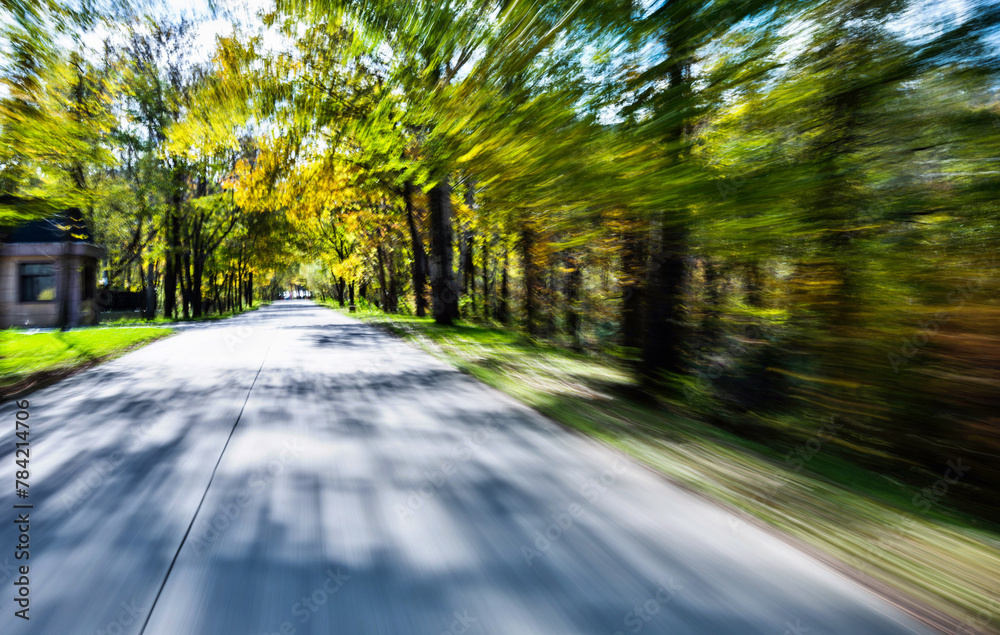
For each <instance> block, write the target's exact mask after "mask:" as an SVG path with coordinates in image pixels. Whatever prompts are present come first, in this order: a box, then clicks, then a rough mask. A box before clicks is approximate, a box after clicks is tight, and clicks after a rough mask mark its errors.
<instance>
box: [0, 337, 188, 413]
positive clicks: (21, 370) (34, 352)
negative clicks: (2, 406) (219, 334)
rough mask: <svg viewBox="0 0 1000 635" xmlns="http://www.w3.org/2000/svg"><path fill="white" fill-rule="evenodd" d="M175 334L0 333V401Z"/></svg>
mask: <svg viewBox="0 0 1000 635" xmlns="http://www.w3.org/2000/svg"><path fill="white" fill-rule="evenodd" d="M171 333H173V330H172V329H167V328H151V327H145V328H81V329H75V330H71V331H51V332H46V333H25V332H23V331H19V330H15V329H7V330H4V331H0V400H2V399H6V398H9V397H12V396H15V395H19V394H22V393H24V392H26V391H28V390H34V389H35V388H39V387H41V386H42V385H45V384H47V383H51V381H53V380H58V379H61V378H63V377H65V376H68V375H70V374H72V373H74V372H77V371H79V370H82V369H83V368H87V367H90V366H93V365H94V364H97V363H100V362H103V361H107V360H109V359H113V358H115V357H118V356H120V355H123V354H124V353H126V352H128V351H130V350H132V349H134V348H137V347H139V346H143V345H145V344H148V343H150V342H152V341H153V340H157V339H159V338H161V337H164V336H166V335H169V334H171Z"/></svg>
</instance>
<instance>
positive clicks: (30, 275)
mask: <svg viewBox="0 0 1000 635" xmlns="http://www.w3.org/2000/svg"><path fill="white" fill-rule="evenodd" d="M20 274H21V275H20V278H21V299H20V301H21V302H52V301H53V300H55V299H56V277H55V275H54V273H53V270H52V265H51V264H49V263H23V264H22V265H21V271H20Z"/></svg>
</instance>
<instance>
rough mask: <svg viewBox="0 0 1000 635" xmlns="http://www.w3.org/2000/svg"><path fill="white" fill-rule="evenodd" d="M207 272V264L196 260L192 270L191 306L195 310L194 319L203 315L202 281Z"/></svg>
mask: <svg viewBox="0 0 1000 635" xmlns="http://www.w3.org/2000/svg"><path fill="white" fill-rule="evenodd" d="M204 270H205V263H204V261H202V259H201V258H195V259H194V263H192V268H191V305H192V307H193V308H194V317H196V318H199V317H201V314H202V299H201V280H202V274H203V273H204Z"/></svg>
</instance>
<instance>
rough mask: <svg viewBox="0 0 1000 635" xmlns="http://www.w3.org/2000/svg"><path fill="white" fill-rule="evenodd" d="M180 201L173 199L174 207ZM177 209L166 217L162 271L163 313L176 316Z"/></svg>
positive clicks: (178, 248) (177, 264) (166, 315)
mask: <svg viewBox="0 0 1000 635" xmlns="http://www.w3.org/2000/svg"><path fill="white" fill-rule="evenodd" d="M179 205H180V203H179V202H176V201H175V207H179ZM179 214H180V211H179V210H178V209H175V210H171V212H170V217H169V218H168V219H167V254H166V267H165V268H164V271H163V315H164V317H173V318H176V317H177V272H178V271H179V270H180V268H181V267H180V264H181V254H180V251H181V250H180V245H179V244H178V239H179V236H180V233H181V222H180V217H179Z"/></svg>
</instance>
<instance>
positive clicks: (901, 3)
mask: <svg viewBox="0 0 1000 635" xmlns="http://www.w3.org/2000/svg"><path fill="white" fill-rule="evenodd" d="M934 6H936V5H934V3H926V4H924V3H921V2H918V1H917V0H891V1H889V0H838V1H834V0H809V1H807V2H788V1H785V0H739V1H737V0H712V1H708V2H704V1H694V0H672V1H670V2H663V3H633V2H630V1H629V0H611V1H608V0H604V1H601V2H594V1H590V0H580V1H576V2H562V1H559V0H552V1H549V2H544V3H539V2H527V1H525V0H505V1H501V2H492V1H489V0H468V1H465V2H461V1H456V0H451V1H445V2H441V1H437V0H413V1H412V2H406V3H399V2H392V1H389V0H277V2H276V4H275V6H274V7H272V8H271V9H270V10H268V11H267V12H266V13H265V14H264V15H263V16H262V17H263V28H264V29H266V30H267V32H268V33H270V34H271V35H274V34H278V35H279V36H280V37H279V38H278V41H279V42H280V44H279V45H277V46H273V45H272V46H270V47H268V46H265V43H266V42H270V41H273V38H271V37H269V38H267V39H265V38H264V37H262V36H261V35H259V34H258V35H239V34H234V35H233V36H232V37H226V38H220V39H219V41H218V43H217V50H216V53H215V55H214V57H213V60H212V63H211V64H209V65H204V66H197V65H193V64H189V63H185V62H183V60H184V59H185V57H184V51H185V50H186V47H187V44H186V42H187V40H186V39H185V37H186V36H185V33H187V32H188V31H187V27H186V26H185V25H184V24H180V25H167V24H165V23H163V22H160V23H150V22H143V23H126V24H132V26H127V27H126V28H125V33H126V34H127V37H126V38H125V39H124V40H122V41H120V42H118V43H117V44H114V45H108V47H107V48H106V49H105V51H104V52H103V55H102V56H101V61H100V62H97V61H94V59H92V58H86V59H85V58H83V57H80V56H77V57H73V55H65V54H55V53H52V54H51V55H49V57H46V56H44V55H42V56H39V55H37V54H35V53H32V54H30V55H29V54H28V51H29V47H30V46H36V45H37V42H36V41H35V40H32V38H31V37H29V36H25V37H24V38H23V42H21V41H20V40H18V39H17V38H16V37H13V36H12V37H11V42H12V43H14V46H13V47H12V51H13V55H12V56H11V57H10V59H11V60H12V61H11V63H10V64H9V65H8V68H7V71H6V73H5V77H6V78H7V80H6V81H7V84H8V86H9V90H8V96H7V98H6V99H5V101H4V102H3V108H4V119H3V122H4V123H3V131H2V133H3V135H4V137H3V140H4V143H3V145H2V147H3V152H5V153H6V154H5V155H4V157H3V158H2V163H3V177H2V179H3V180H2V182H3V191H4V192H11V193H15V194H17V195H18V196H20V197H21V201H22V203H24V204H22V205H21V206H20V207H19V209H21V210H25V209H29V208H30V205H28V203H31V202H32V201H39V200H43V199H44V200H62V199H58V197H59V196H63V197H65V198H67V199H69V198H73V197H76V198H75V199H74V200H77V201H78V203H77V205H78V206H80V207H84V208H86V209H88V210H91V211H90V213H91V214H92V217H93V219H94V221H95V222H94V224H95V227H96V228H97V229H98V231H99V233H100V232H103V233H100V235H101V236H102V237H103V238H104V240H105V241H107V242H108V243H110V244H112V245H114V249H113V250H112V252H113V255H114V257H113V260H112V263H111V266H110V267H109V268H110V269H111V270H112V272H113V276H118V278H116V280H121V281H122V284H132V285H134V284H136V283H138V284H139V285H140V286H145V288H146V289H150V288H157V287H159V288H160V289H161V291H159V296H160V297H162V298H163V306H164V309H165V310H166V312H168V313H171V312H174V311H175V310H176V311H177V312H179V313H181V314H184V313H186V312H187V311H190V312H191V314H192V315H197V314H198V312H200V311H203V310H204V309H205V308H206V307H209V306H210V307H212V308H213V309H221V308H223V307H224V306H225V305H226V304H227V302H228V303H232V302H234V301H238V300H235V298H241V297H245V296H246V290H247V288H248V287H250V286H252V285H256V286H257V288H258V293H261V292H263V289H262V284H261V283H262V281H263V280H264V278H267V279H268V280H270V281H271V283H272V285H279V284H283V283H284V282H286V280H284V278H288V277H290V276H291V272H292V271H293V270H292V269H289V266H290V263H291V262H293V261H301V262H302V263H303V264H302V266H301V267H299V268H298V269H297V273H296V274H295V275H296V280H295V281H296V282H297V283H300V284H302V283H305V284H307V286H308V287H309V288H310V289H312V290H313V291H316V292H320V293H323V294H325V295H327V296H329V297H334V298H337V299H339V300H340V301H341V302H342V303H345V304H346V303H349V302H350V303H353V302H355V301H357V299H358V298H365V299H366V300H368V301H370V302H372V303H375V304H377V305H378V306H380V307H382V308H383V309H384V310H386V311H389V312H394V311H407V312H409V311H412V312H415V313H416V314H418V315H424V314H429V315H432V316H433V317H434V318H435V320H436V321H437V322H438V323H440V324H450V323H452V322H453V321H454V320H455V319H458V318H459V317H464V318H475V319H481V320H495V321H499V322H502V323H506V324H508V325H511V326H512V327H516V328H520V329H523V330H524V331H525V332H526V333H527V334H528V335H530V336H532V337H541V338H548V339H550V340H553V341H556V342H560V343H563V344H566V345H569V346H573V347H577V348H580V349H602V350H604V351H605V352H611V353H613V354H616V355H619V356H621V357H623V358H625V359H627V360H629V362H630V363H632V364H634V366H635V369H636V376H637V379H638V380H640V381H641V382H642V383H643V384H644V385H645V386H646V388H647V389H648V391H649V392H650V393H652V394H656V395H658V397H659V398H660V399H662V400H664V401H665V403H667V404H671V405H672V407H678V408H684V409H685V410H687V411H692V410H693V411H695V412H698V413H699V414H700V415H701V416H703V417H705V418H706V419H708V420H710V421H712V422H714V423H716V424H718V425H720V426H724V427H726V428H727V429H730V430H732V431H735V432H737V433H739V434H742V435H745V436H748V437H752V438H756V439H759V440H761V441H762V442H765V443H768V444H772V445H777V446H780V445H782V444H789V445H794V444H795V443H801V441H802V440H803V439H807V438H810V437H811V436H812V435H814V434H816V433H817V431H818V430H820V429H821V426H822V425H823V423H824V422H826V421H829V420H830V418H831V417H836V418H837V419H838V420H839V421H840V422H841V423H843V424H844V426H843V427H842V428H838V430H839V432H838V434H837V436H836V438H835V439H833V440H832V441H831V444H830V445H829V447H830V448H831V449H830V452H831V453H836V454H838V455H839V456H841V457H846V458H848V459H850V460H851V461H853V462H856V463H859V464H861V465H863V466H865V467H869V468H873V469H875V470H878V471H882V472H884V473H886V476H887V478H889V479H891V480H892V481H893V482H900V481H902V482H905V483H908V484H910V485H912V486H914V487H917V488H919V487H923V486H925V485H926V484H927V483H932V482H934V480H936V479H937V478H938V477H939V476H940V473H942V472H943V470H945V469H946V466H947V462H948V461H955V460H962V461H964V462H965V463H966V464H971V465H972V466H973V468H972V469H971V470H970V471H969V472H968V474H967V476H965V477H964V478H963V480H962V482H961V483H960V484H959V485H958V486H957V487H956V488H953V489H952V490H949V497H950V498H951V500H952V502H955V503H963V504H965V505H967V506H969V507H970V508H972V509H974V510H975V511H976V512H978V513H980V514H982V515H984V516H991V517H993V518H997V516H998V511H997V506H996V504H995V502H994V501H993V500H992V497H991V492H992V491H994V488H996V487H997V486H998V485H1000V468H998V466H1000V463H997V462H996V461H995V458H996V457H997V456H1000V421H998V420H997V415H996V413H997V412H1000V407H998V406H1000V403H998V397H997V396H998V394H1000V391H998V390H997V388H998V384H1000V363H998V361H997V360H998V359H1000V340H998V338H997V330H996V324H997V323H998V321H997V318H998V317H1000V316H998V308H997V306H996V300H995V298H996V291H997V275H996V271H997V269H996V267H997V263H996V259H995V255H994V254H995V246H996V245H997V238H998V234H997V231H998V230H997V223H996V218H997V211H998V210H997V203H996V201H995V200H994V193H995V192H996V191H997V188H998V185H1000V183H998V176H1000V170H997V169H996V168H995V166H996V164H997V163H996V162H997V160H998V158H1000V154H998V152H997V150H998V145H1000V110H998V108H997V105H996V101H995V98H994V97H995V95H994V92H995V89H996V80H997V59H996V56H995V54H994V52H993V48H991V46H990V43H991V40H990V38H993V37H995V35H994V30H995V27H996V24H997V19H998V17H1000V7H998V6H997V5H995V4H989V3H985V2H983V3H966V6H965V8H964V9H963V12H961V13H957V14H954V15H950V14H947V13H942V14H941V15H936V14H935V13H934V12H932V11H930V9H931V8H933V7H934ZM11 28H12V29H14V30H16V28H18V27H11ZM12 32H13V31H12ZM24 42H27V43H29V44H25V43H24ZM22 51H23V52H24V53H23V54H22V53H21V52H22ZM36 60H50V61H46V62H45V63H44V64H40V63H38V62H36ZM74 60H75V61H74ZM58 69H63V70H58ZM43 74H44V75H45V77H46V78H47V79H46V80H45V81H44V82H39V81H36V80H35V79H34V78H37V77H41V76H42V75H43ZM60 77H61V78H62V79H59V78H60ZM33 82H34V83H33ZM46 100H48V101H46ZM49 102H51V103H49ZM18 108H29V109H35V110H33V111H32V112H33V117H30V118H21V119H18V117H17V115H16V113H17V109H18ZM19 121H26V122H28V123H26V124H24V126H27V127H28V128H30V130H27V131H25V130H23V129H22V128H24V126H21V124H20V123H18V122H19ZM35 121H45V122H46V124H45V125H46V126H49V127H48V128H45V129H43V128H41V127H39V126H38V125H36V124H35V123H32V122H35ZM57 124H58V125H57ZM60 126H61V127H60ZM42 130H45V131H46V132H44V133H41V132H40V131H42ZM51 130H58V132H57V133H55V132H51ZM32 134H35V135H36V136H37V135H38V134H42V135H43V136H45V137H46V138H45V139H42V140H37V138H36V140H35V141H31V142H23V138H28V137H29V136H30V135H32ZM19 135H20V136H19ZM19 144H20V145H19ZM29 166H30V167H29ZM39 166H41V167H39ZM39 170H41V171H39ZM81 175H82V177H83V178H78V177H80V176H81ZM42 194H44V195H45V196H44V197H43V196H42ZM251 280H252V282H251ZM175 289H177V292H175V291H174V290H175ZM272 290H273V287H272ZM177 297H179V303H180V305H181V306H180V307H179V309H175V304H174V303H175V298H177ZM226 298H229V300H228V301H227V300H226ZM824 452H826V450H824Z"/></svg>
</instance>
